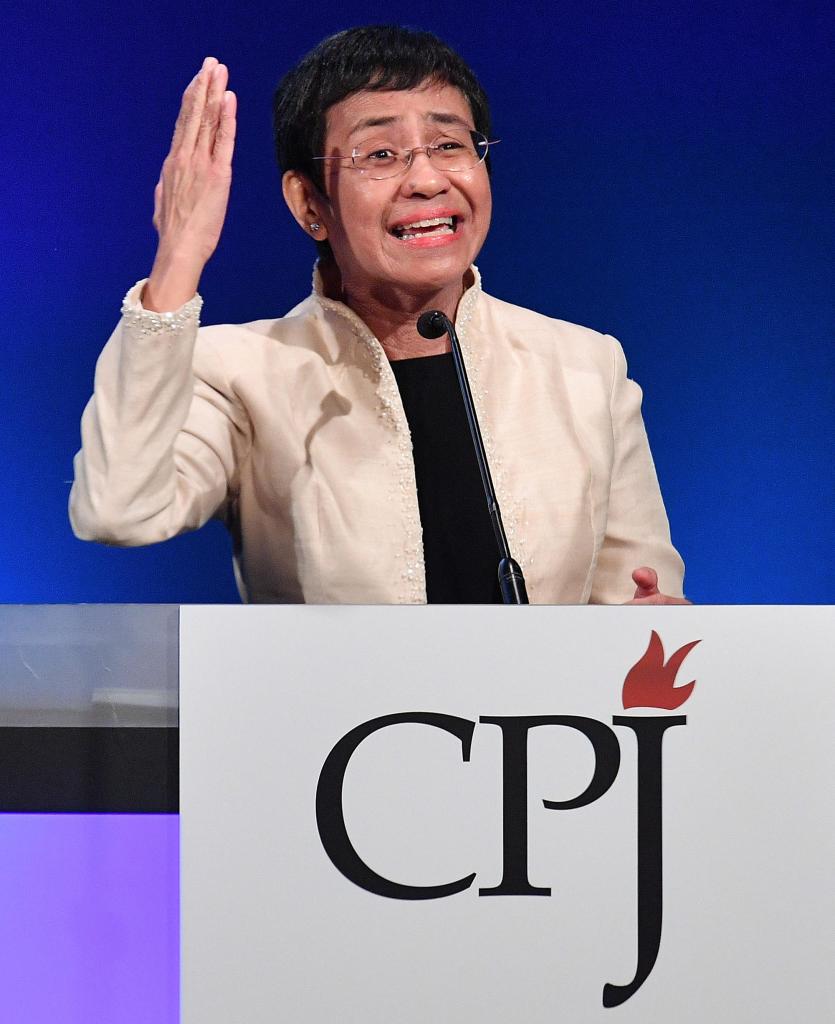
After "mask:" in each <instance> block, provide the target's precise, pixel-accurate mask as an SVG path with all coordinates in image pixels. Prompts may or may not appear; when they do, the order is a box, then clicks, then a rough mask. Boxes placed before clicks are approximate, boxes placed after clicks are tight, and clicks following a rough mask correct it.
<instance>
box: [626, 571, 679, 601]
mask: <svg viewBox="0 0 835 1024" xmlns="http://www.w3.org/2000/svg"><path fill="white" fill-rule="evenodd" d="M632 579H633V581H634V583H635V588H636V589H635V596H634V597H633V598H632V600H631V601H626V602H625V603H626V604H692V603H693V602H692V601H688V600H687V598H686V597H668V596H667V595H666V594H662V593H661V591H660V590H659V589H658V573H657V572H656V571H655V569H651V568H650V567H649V566H647V565H644V566H642V567H641V568H640V569H636V570H635V571H634V572H633V573H632Z"/></svg>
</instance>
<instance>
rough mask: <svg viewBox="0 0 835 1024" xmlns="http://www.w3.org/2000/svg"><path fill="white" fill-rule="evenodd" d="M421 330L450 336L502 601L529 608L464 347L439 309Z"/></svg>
mask: <svg viewBox="0 0 835 1024" xmlns="http://www.w3.org/2000/svg"><path fill="white" fill-rule="evenodd" d="M417 329H418V334H419V335H420V336H421V337H422V338H427V339H428V340H433V339H435V338H440V337H441V335H442V334H444V333H446V334H448V335H449V340H450V343H451V345H452V361H453V363H454V365H455V372H456V374H457V376H458V386H459V387H460V388H461V398H462V399H463V400H464V410H465V412H466V413H467V424H468V426H469V428H470V436H471V437H472V439H473V447H474V448H475V457H476V462H477V463H478V471H479V473H480V474H481V483H482V486H483V487H484V496H485V498H486V499H487V511H488V513H489V515H490V522H491V523H492V525H493V533H494V534H495V536H496V544H497V545H498V548H499V588H500V589H501V594H502V601H503V602H504V604H528V592H527V590H526V589H525V577H524V576H523V575H522V569H521V567H520V565H519V563H518V562H517V561H516V560H515V559H514V558H512V557H511V554H510V548H509V547H508V543H507V534H506V533H505V530H504V524H503V523H502V514H501V511H500V509H499V502H498V499H497V498H496V490H495V488H494V487H493V478H492V477H491V476H490V467H489V466H488V464H487V453H486V452H485V451H484V441H483V440H482V437H481V429H480V428H479V425H478V417H477V416H476V411H475V403H474V402H473V395H472V392H471V391H470V382H469V380H468V378H467V369H466V367H465V366H464V357H463V355H462V354H461V343H460V342H459V340H458V335H457V333H456V331H455V325H454V324H453V323H452V321H451V320H450V319H449V317H448V316H447V315H446V314H445V313H442V312H441V311H440V310H439V309H430V310H427V311H426V312H425V313H421V315H420V316H419V317H418V321H417Z"/></svg>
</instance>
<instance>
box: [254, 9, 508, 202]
mask: <svg viewBox="0 0 835 1024" xmlns="http://www.w3.org/2000/svg"><path fill="white" fill-rule="evenodd" d="M426 81H432V82H441V83H444V84H446V85H451V86H454V87H455V88H456V89H458V90H460V92H461V93H462V94H463V96H464V98H465V99H466V100H467V102H468V103H469V105H470V110H471V111H472V115H473V124H474V126H475V129H476V131H478V132H481V133H482V134H483V135H486V136H488V137H489V135H490V108H489V106H488V103H487V96H486V94H485V92H484V90H483V89H482V87H481V85H480V84H479V82H478V79H477V78H476V76H475V74H474V73H473V72H472V70H471V69H470V68H469V67H468V66H467V64H466V63H465V62H464V61H463V60H462V59H461V57H459V56H458V54H457V53H455V51H454V50H452V49H450V47H449V46H447V45H446V43H444V42H442V41H441V40H440V39H438V37H437V36H436V35H433V34H432V33H431V32H421V31H418V30H416V29H410V28H403V27H401V26H400V25H366V26H364V27H362V28H349V29H346V30H345V31H344V32H337V33H336V35H333V36H329V37H328V38H327V39H323V40H322V42H321V43H319V45H318V46H316V47H315V48H314V49H313V50H311V51H310V53H308V54H307V55H306V56H305V57H303V58H302V59H301V61H299V63H298V64H297V65H296V66H295V67H294V68H293V69H292V70H291V71H289V72H288V73H287V74H286V75H285V76H284V78H283V79H282V80H281V82H280V83H279V86H278V88H277V89H276V92H275V98H274V100H273V128H274V131H275V149H276V156H277V158H278V166H279V167H280V168H281V171H282V173H284V172H285V171H290V170H293V171H301V172H303V173H304V174H306V175H307V176H308V177H309V178H310V180H311V181H312V182H313V184H314V185H315V186H316V187H317V188H318V189H319V190H320V191H324V177H323V174H322V166H321V163H320V162H319V161H316V160H313V159H312V158H313V157H314V156H322V155H323V153H322V148H323V146H324V144H325V117H326V114H327V111H328V109H329V108H330V107H332V106H333V105H334V104H335V103H339V102H340V100H344V99H345V98H346V97H347V96H350V95H352V94H353V93H355V92H359V91H360V90H362V89H371V90H374V91H381V90H384V89H394V90H401V89H402V90H405V89H415V88H417V87H418V86H419V85H421V83H423V82H426Z"/></svg>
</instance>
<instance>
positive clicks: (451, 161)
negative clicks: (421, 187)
mask: <svg viewBox="0 0 835 1024" xmlns="http://www.w3.org/2000/svg"><path fill="white" fill-rule="evenodd" d="M499 141H501V140H500V139H488V138H487V136H486V135H482V134H481V132H476V131H472V130H471V129H470V128H467V127H465V126H462V127H457V126H452V127H449V128H445V129H444V131H443V132H441V134H440V135H438V136H437V137H436V138H434V139H433V140H432V141H431V142H430V143H429V145H427V146H414V147H413V148H412V149H405V148H404V147H402V146H399V145H397V144H396V143H395V142H393V141H384V139H383V138H380V139H375V140H374V141H372V142H369V143H368V144H365V145H362V146H359V147H357V148H355V149H354V150H352V151H351V155H350V157H341V156H315V157H313V159H314V160H338V161H342V166H343V167H345V168H347V169H348V170H354V171H359V172H360V174H365V175H366V176H367V177H369V178H372V179H373V180H375V181H380V180H382V179H384V178H395V177H397V175H399V174H403V173H404V171H406V170H407V169H408V168H409V167H411V166H412V160H414V157H415V154H416V153H425V154H426V156H427V157H428V159H429V162H430V163H431V164H432V166H433V167H435V168H437V169H438V170H439V171H443V172H444V173H446V172H447V171H452V172H453V173H455V172H456V171H470V170H472V169H473V167H478V165H479V164H480V163H483V162H484V158H485V157H486V156H487V151H488V149H489V147H490V146H495V145H496V143H497V142H499ZM348 161H350V162H348Z"/></svg>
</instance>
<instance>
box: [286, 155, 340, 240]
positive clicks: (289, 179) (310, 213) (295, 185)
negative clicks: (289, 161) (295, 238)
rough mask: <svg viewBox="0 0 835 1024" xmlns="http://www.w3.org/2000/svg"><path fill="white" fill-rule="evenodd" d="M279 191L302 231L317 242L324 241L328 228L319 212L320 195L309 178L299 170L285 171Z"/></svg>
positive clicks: (320, 205)
mask: <svg viewBox="0 0 835 1024" xmlns="http://www.w3.org/2000/svg"><path fill="white" fill-rule="evenodd" d="M281 191H282V192H283V193H284V201H285V203H287V205H288V207H289V208H290V213H292V214H293V216H294V217H295V218H296V223H297V224H298V225H299V227H300V228H301V229H302V231H304V233H305V234H306V235H309V236H310V237H311V238H314V239H315V240H316V241H317V242H324V241H325V239H326V238H327V237H328V229H327V228H326V227H325V221H324V218H323V217H322V215H321V213H320V210H321V208H322V196H321V195H320V194H319V192H318V191H317V189H316V188H314V186H313V183H312V182H311V181H310V179H309V178H308V177H307V176H306V175H304V174H301V173H300V172H299V171H285V172H284V175H283V176H282V178H281Z"/></svg>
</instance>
